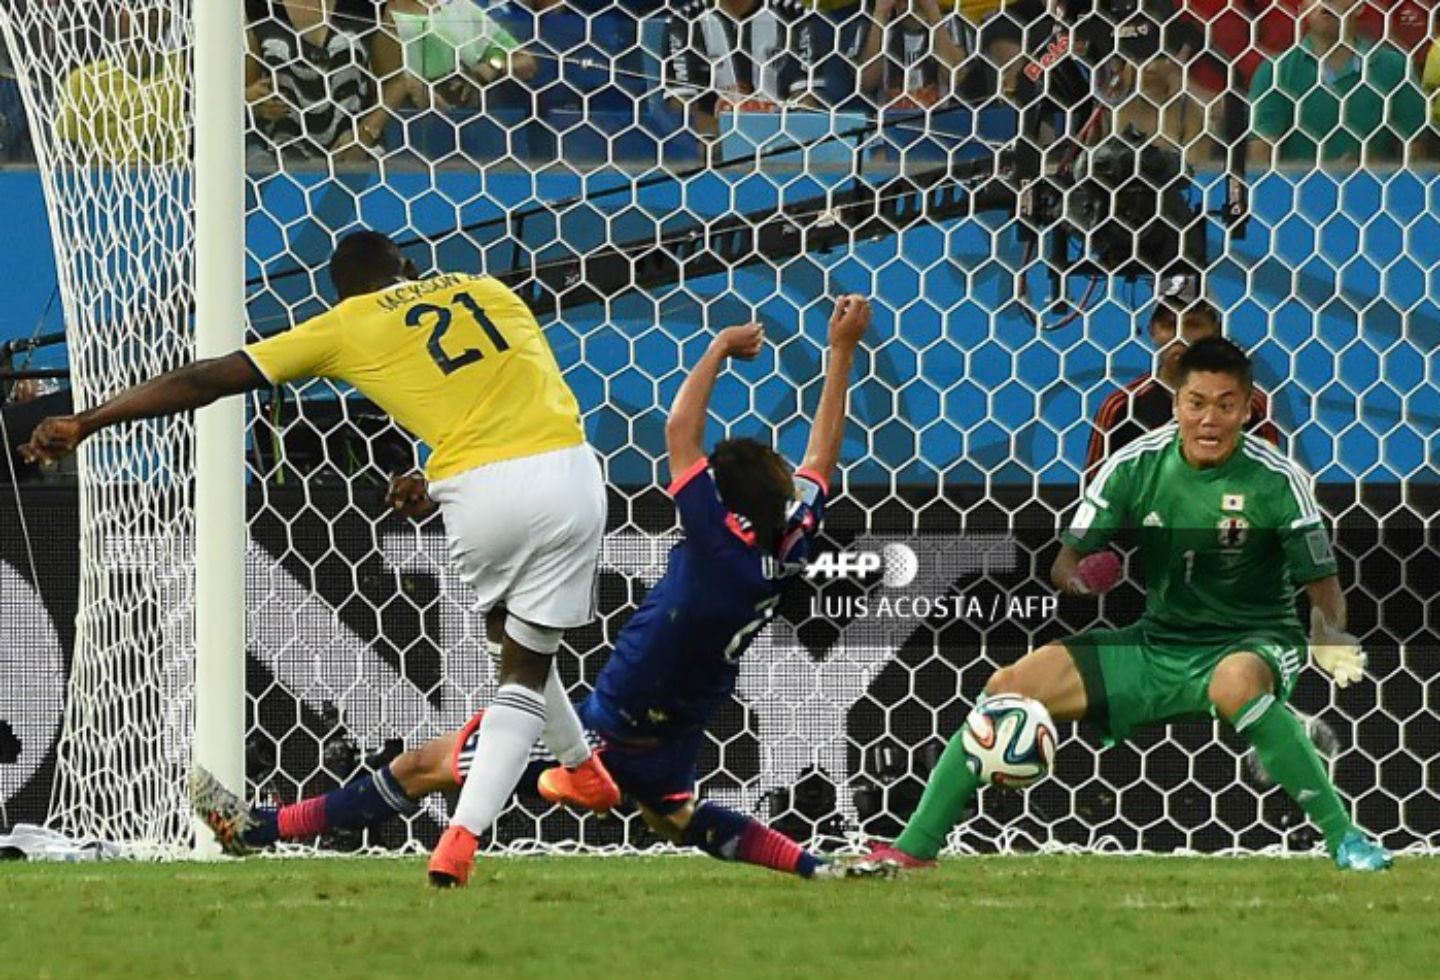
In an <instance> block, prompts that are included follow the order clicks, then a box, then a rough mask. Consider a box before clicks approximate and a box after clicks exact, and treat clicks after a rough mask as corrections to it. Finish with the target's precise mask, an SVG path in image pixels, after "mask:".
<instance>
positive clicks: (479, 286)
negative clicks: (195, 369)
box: [245, 274, 585, 480]
mask: <svg viewBox="0 0 1440 980" xmlns="http://www.w3.org/2000/svg"><path fill="white" fill-rule="evenodd" d="M245 354H246V355H247V356H248V357H249V358H250V360H251V362H252V363H253V364H254V365H255V367H256V368H257V369H258V370H259V371H260V373H261V374H263V375H264V376H265V378H266V380H268V381H269V382H270V383H271V384H277V385H278V384H284V383H285V382H287V381H294V380H296V379H299V378H307V377H318V378H331V379H333V380H336V381H344V382H347V383H348V384H351V385H353V386H355V387H356V388H357V389H359V390H360V392H361V393H363V394H364V395H365V396H366V397H367V398H369V399H370V400H371V401H373V402H374V403H375V404H377V405H379V406H380V407H381V408H383V409H384V410H385V411H386V412H388V413H389V415H390V417H391V418H393V419H394V420H395V421H396V422H398V423H399V424H400V425H401V426H403V427H404V428H405V429H407V430H409V431H410V432H411V433H413V434H414V435H415V436H417V437H419V438H420V439H422V440H424V441H425V442H426V443H427V444H428V445H429V446H430V448H431V450H432V452H431V456H430V460H429V463H428V465H427V466H426V468H425V470H426V476H428V477H429V478H430V479H431V480H443V479H445V478H446V477H449V476H454V475H456V474H457V473H463V472H464V471H466V470H469V469H473V468H475V467H476V466H481V465H484V464H485V463H494V462H498V461H500V460H504V459H516V458H518V457H521V456H534V455H537V454H539V453H544V452H550V451H552V450H556V449H565V448H568V447H570V446H576V445H579V444H580V443H582V442H584V441H585V431H584V429H583V428H582V427H581V425H580V405H579V403H578V402H577V401H576V400H575V395H574V393H573V392H571V391H570V386H569V385H567V384H566V383H565V379H564V378H563V377H561V375H560V367H559V365H558V364H556V363H555V355H554V353H553V352H552V351H551V350H550V345H549V344H548V343H547V342H546V340H545V335H544V334H543V333H542V332H541V330H540V324H539V323H537V322H536V320H535V316H534V314H532V313H531V312H530V308H529V307H527V306H526V305H525V303H524V301H523V300H521V299H520V297H519V296H517V295H515V293H513V292H512V291H511V290H510V289H508V288H507V287H506V286H504V285H502V284H501V283H499V282H497V281H495V280H494V279H491V278H489V277H488V276H475V275H462V274H450V275H442V276H437V277H435V278H433V279H422V280H418V281H414V282H404V283H397V284H395V285H394V286H390V287H388V288H386V289H382V290H380V291H379V292H376V293H368V294H366V295H364V296H352V297H351V298H350V299H347V300H345V301H344V302H342V303H339V304H337V305H336V306H335V307H334V308H333V309H331V310H330V311H329V312H327V313H322V314H320V315H319V316H316V317H313V318H312V319H309V320H306V321H305V322H304V323H301V324H298V325H296V326H294V327H292V328H291V329H289V330H287V331H285V332H284V333H281V334H276V335H275V336H274V337H269V338H267V339H265V340H262V341H260V342H259V343H255V344H250V345H248V346H247V347H245Z"/></svg>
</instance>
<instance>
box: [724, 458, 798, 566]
mask: <svg viewBox="0 0 1440 980" xmlns="http://www.w3.org/2000/svg"><path fill="white" fill-rule="evenodd" d="M710 471H711V472H712V473H714V474H715V489H717V490H719V491H720V499H721V500H722V501H724V503H725V506H726V508H728V509H729V510H731V511H733V512H735V513H736V514H739V515H740V516H741V517H743V518H745V519H746V520H747V521H749V522H750V527H751V528H752V529H753V530H754V531H755V543H756V544H757V545H759V546H760V547H761V548H764V549H765V550H767V551H769V550H771V549H773V548H774V547H775V545H776V543H777V542H778V541H779V539H780V535H781V533H783V532H784V530H785V508H786V506H787V505H788V504H789V502H790V500H791V498H792V497H793V496H794V493H795V481H794V480H793V479H791V476H790V467H789V466H788V465H787V464H786V462H785V458H784V457H783V456H781V455H780V454H779V453H777V452H776V451H775V450H774V449H772V448H771V447H769V446H767V445H765V444H764V443H763V442H759V441H757V440H755V439H726V440H724V441H723V442H719V443H716V444H715V448H714V449H712V450H710Z"/></svg>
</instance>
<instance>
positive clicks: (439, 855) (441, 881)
mask: <svg viewBox="0 0 1440 980" xmlns="http://www.w3.org/2000/svg"><path fill="white" fill-rule="evenodd" d="M479 843H480V842H479V840H477V839H476V837H475V835H474V834H472V833H470V831H468V830H466V829H465V828H464V827H462V826H460V825H459V824H458V823H452V824H451V825H450V826H449V827H448V828H446V830H445V833H443V834H441V835H440V843H438V844H436V845H435V851H434V853H432V854H431V855H430V885H431V887H432V888H464V887H465V883H466V882H467V881H469V880H470V869H471V868H473V867H474V866H475V848H476V847H477V846H478V845H479Z"/></svg>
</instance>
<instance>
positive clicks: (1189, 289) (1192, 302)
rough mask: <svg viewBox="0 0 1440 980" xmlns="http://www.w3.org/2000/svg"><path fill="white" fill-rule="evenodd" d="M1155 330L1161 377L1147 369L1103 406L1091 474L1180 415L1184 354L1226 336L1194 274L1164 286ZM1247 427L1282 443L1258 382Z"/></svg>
mask: <svg viewBox="0 0 1440 980" xmlns="http://www.w3.org/2000/svg"><path fill="white" fill-rule="evenodd" d="M1177 323H1178V330H1177ZM1149 329H1150V342H1151V343H1152V344H1154V345H1155V363H1156V365H1157V368H1158V372H1159V377H1158V378H1157V377H1156V376H1155V374H1152V373H1151V372H1149V371H1147V372H1145V373H1144V374H1142V375H1140V376H1139V377H1138V378H1136V379H1135V380H1134V381H1131V382H1130V383H1129V384H1127V385H1125V387H1123V388H1121V389H1119V390H1117V391H1114V392H1111V394H1110V396H1109V397H1108V398H1106V399H1105V401H1103V402H1102V403H1101V404H1100V411H1099V412H1097V413H1096V414H1095V426H1094V430H1093V431H1092V433H1091V435H1090V446H1089V449H1088V450H1087V451H1086V453H1085V474H1086V476H1087V477H1089V476H1090V475H1092V474H1093V473H1094V472H1095V469H1096V467H1097V466H1098V465H1099V464H1100V462H1101V461H1102V460H1104V459H1105V458H1106V457H1107V456H1109V455H1110V454H1111V453H1114V452H1116V451H1117V450H1119V449H1120V448H1121V447H1122V446H1127V445H1129V444H1130V443H1132V442H1134V441H1135V440H1136V439H1138V438H1139V437H1140V436H1142V435H1144V434H1145V433H1146V432H1149V431H1151V430H1153V429H1158V428H1160V426H1162V425H1165V424H1166V423H1167V422H1169V421H1171V420H1172V419H1173V418H1174V417H1175V391H1174V385H1175V368H1176V365H1177V364H1178V363H1179V360H1180V355H1181V354H1183V353H1185V348H1187V347H1189V346H1190V345H1191V344H1193V343H1195V342H1196V341H1197V340H1202V339H1204V338H1206V337H1218V336H1220V334H1221V325H1220V314H1219V313H1218V312H1216V310H1215V308H1214V307H1213V306H1211V305H1210V304H1209V303H1208V302H1206V301H1205V300H1204V299H1201V298H1200V297H1199V288H1198V285H1197V283H1196V280H1195V278H1194V277H1193V276H1185V275H1181V276H1169V277H1167V278H1166V279H1165V280H1164V281H1163V282H1162V284H1161V289H1160V298H1159V299H1158V300H1157V301H1156V303H1155V309H1154V311H1153V312H1152V313H1151V314H1150V324H1149ZM1246 431H1247V432H1248V433H1250V434H1251V435H1256V436H1259V437H1260V438H1261V439H1264V440H1265V441H1267V442H1270V443H1274V444H1275V445H1276V446H1278V445H1280V430H1279V429H1277V428H1276V427H1275V424H1274V423H1273V422H1271V421H1270V399H1269V397H1268V396H1267V395H1266V394H1265V392H1263V391H1261V390H1260V388H1259V386H1258V385H1257V386H1256V388H1255V392H1254V394H1253V395H1252V396H1251V398H1250V421H1249V422H1248V423H1246Z"/></svg>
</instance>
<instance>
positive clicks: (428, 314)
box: [405, 293, 510, 375]
mask: <svg viewBox="0 0 1440 980" xmlns="http://www.w3.org/2000/svg"><path fill="white" fill-rule="evenodd" d="M450 306H451V307H454V306H459V307H461V308H462V309H463V310H464V312H466V313H469V314H470V317H471V319H473V320H474V321H475V323H476V324H478V325H479V327H480V329H481V330H483V331H484V332H485V336H486V337H488V338H489V339H490V343H491V344H493V345H494V347H495V351H496V353H504V352H505V351H507V350H509V349H510V343H509V341H507V340H506V339H505V336H504V335H503V334H501V333H500V331H499V329H497V328H496V326H495V324H494V322H493V321H492V320H491V319H490V317H489V316H487V315H486V313H485V311H484V310H483V309H481V307H480V304H479V303H477V302H475V297H473V296H471V295H470V294H469V293H456V294H455V295H454V296H452V297H451V298H450ZM452 318H453V317H452V314H451V310H450V307H445V306H437V305H435V304H434V303H416V304H415V305H414V306H412V307H410V310H409V312H407V313H406V314H405V325H406V326H407V327H419V326H424V325H425V323H426V321H427V320H428V321H429V324H430V342H429V343H428V344H426V345H425V346H426V349H427V350H429V351H430V359H431V360H432V361H434V362H435V365H436V367H438V368H440V370H441V371H442V372H444V373H445V374H447V375H448V374H452V373H454V372H455V371H458V370H460V369H461V368H463V367H465V366H466V365H467V364H474V363H475V362H476V361H481V360H484V359H485V352H484V351H482V350H481V349H480V348H479V347H466V348H464V349H463V350H460V351H457V352H455V353H454V354H451V353H449V352H448V351H446V349H445V347H444V340H445V334H446V333H448V332H449V330H450V321H451V319H452Z"/></svg>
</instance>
